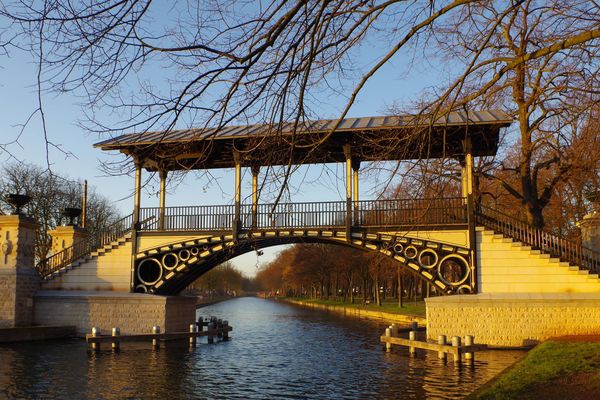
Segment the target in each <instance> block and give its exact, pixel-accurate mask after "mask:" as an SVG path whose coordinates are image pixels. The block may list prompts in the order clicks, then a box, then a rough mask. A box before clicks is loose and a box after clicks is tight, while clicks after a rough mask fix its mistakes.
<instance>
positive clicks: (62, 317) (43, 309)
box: [34, 290, 196, 336]
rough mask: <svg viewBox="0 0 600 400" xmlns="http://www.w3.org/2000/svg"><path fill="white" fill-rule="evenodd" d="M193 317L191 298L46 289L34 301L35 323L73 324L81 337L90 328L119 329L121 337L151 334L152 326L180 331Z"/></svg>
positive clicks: (186, 329)
mask: <svg viewBox="0 0 600 400" xmlns="http://www.w3.org/2000/svg"><path fill="white" fill-rule="evenodd" d="M195 318H196V299H195V298H193V297H179V296H157V295H150V294H140V293H120V292H84V291H51V290H47V291H39V292H38V293H36V295H35V298H34V322H35V323H36V324H39V325H74V326H76V328H77V333H78V334H79V335H82V336H83V335H85V334H86V333H89V332H90V330H91V328H92V327H93V326H96V327H98V328H100V329H101V332H104V333H107V332H110V330H111V329H112V328H113V327H119V328H120V329H121V334H124V335H126V334H139V333H150V332H151V331H152V326H154V325H158V326H160V328H161V331H163V332H183V331H188V330H189V324H190V323H192V322H194V321H195Z"/></svg>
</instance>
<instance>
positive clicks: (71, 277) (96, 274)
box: [42, 232, 131, 290]
mask: <svg viewBox="0 0 600 400" xmlns="http://www.w3.org/2000/svg"><path fill="white" fill-rule="evenodd" d="M130 273H131V232H129V233H127V234H125V235H124V236H122V237H120V238H118V239H117V240H114V241H112V242H110V243H107V244H106V245H104V246H102V247H100V248H98V249H96V250H94V251H92V252H90V253H89V254H87V255H85V256H83V257H80V258H78V259H77V260H75V261H73V262H72V263H70V264H67V265H66V266H64V267H62V268H60V269H59V270H57V271H55V272H53V273H52V274H51V275H48V277H47V278H46V279H45V280H44V281H43V282H42V289H49V290H52V289H60V290H129V281H130Z"/></svg>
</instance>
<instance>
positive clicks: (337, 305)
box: [275, 297, 427, 326]
mask: <svg viewBox="0 0 600 400" xmlns="http://www.w3.org/2000/svg"><path fill="white" fill-rule="evenodd" d="M275 300H277V301H282V302H286V303H290V304H295V305H298V306H303V307H310V308H316V309H319V310H327V311H332V312H335V313H339V314H343V315H346V316H350V317H358V318H368V319H372V320H377V321H383V322H386V323H396V324H400V325H409V324H410V323H412V322H417V323H418V324H419V325H422V326H424V325H425V324H426V322H427V320H426V319H425V316H424V315H425V309H424V306H423V310H422V315H419V314H417V313H410V311H413V312H414V311H415V308H411V309H407V310H406V313H403V310H402V309H401V308H398V311H397V312H389V311H380V310H373V309H369V306H364V305H363V306H361V305H359V304H344V303H342V302H333V301H331V302H327V303H324V302H322V301H318V300H308V299H298V298H288V297H279V298H276V299H275ZM371 307H375V306H371ZM409 310H410V311H409ZM416 311H417V312H420V311H421V310H420V308H419V307H416Z"/></svg>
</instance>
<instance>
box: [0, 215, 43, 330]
mask: <svg viewBox="0 0 600 400" xmlns="http://www.w3.org/2000/svg"><path fill="white" fill-rule="evenodd" d="M37 228H38V225H37V224H36V223H35V221H34V220H33V219H31V218H29V217H26V216H22V215H0V328H12V327H16V326H27V325H30V324H31V322H32V317H33V294H34V293H35V291H37V290H38V289H39V285H40V280H39V277H38V275H37V273H36V271H35V269H34V261H35V258H34V254H35V252H34V249H35V237H36V230H37Z"/></svg>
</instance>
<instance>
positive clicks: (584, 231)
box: [578, 211, 600, 252]
mask: <svg viewBox="0 0 600 400" xmlns="http://www.w3.org/2000/svg"><path fill="white" fill-rule="evenodd" d="M578 225H579V228H580V229H581V244H582V245H583V247H587V248H588V249H590V250H593V251H597V252H600V213H599V212H597V211H594V212H593V213H591V214H588V215H586V216H585V217H583V220H582V221H580V222H579V223H578Z"/></svg>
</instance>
